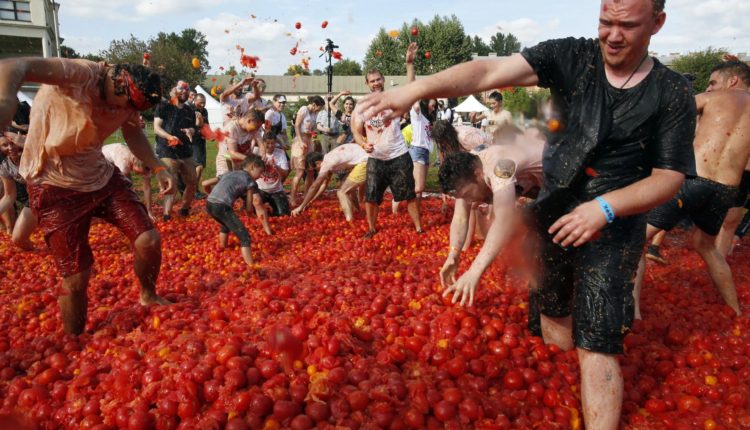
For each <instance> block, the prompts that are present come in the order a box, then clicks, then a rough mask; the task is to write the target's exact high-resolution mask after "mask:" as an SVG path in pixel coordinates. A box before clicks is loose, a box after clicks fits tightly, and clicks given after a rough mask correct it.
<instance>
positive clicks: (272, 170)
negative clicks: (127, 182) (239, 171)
mask: <svg viewBox="0 0 750 430" xmlns="http://www.w3.org/2000/svg"><path fill="white" fill-rule="evenodd" d="M263 161H264V162H265V163H266V170H265V171H263V174H261V175H260V178H258V179H257V181H256V182H257V183H258V189H260V190H261V191H265V192H267V193H278V192H280V191H284V184H283V183H282V182H281V172H279V170H289V161H288V160H287V159H286V155H285V154H284V151H283V150H281V149H279V148H276V149H275V150H274V151H273V154H271V155H266V156H264V158H263Z"/></svg>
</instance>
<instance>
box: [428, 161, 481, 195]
mask: <svg viewBox="0 0 750 430" xmlns="http://www.w3.org/2000/svg"><path fill="white" fill-rule="evenodd" d="M481 165H482V162H481V161H480V160H479V157H477V156H476V155H474V154H472V153H470V152H463V151H461V152H454V153H453V154H450V155H448V156H447V157H445V161H443V164H442V165H441V166H440V172H439V173H438V178H439V180H440V188H442V189H443V192H444V193H449V192H451V191H455V189H456V186H458V185H460V184H462V183H466V182H472V181H473V180H474V169H476V168H477V167H479V166H481Z"/></svg>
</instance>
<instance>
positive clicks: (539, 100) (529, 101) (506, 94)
mask: <svg viewBox="0 0 750 430" xmlns="http://www.w3.org/2000/svg"><path fill="white" fill-rule="evenodd" d="M502 93H503V107H504V108H505V109H507V110H508V111H509V112H512V113H521V114H523V115H524V116H525V117H526V118H535V117H537V116H538V115H539V112H540V109H541V107H542V105H543V104H544V103H545V102H546V101H547V99H548V98H549V96H550V93H549V90H545V89H539V90H535V91H532V90H529V89H527V88H523V87H516V88H509V89H505V90H503V92H502Z"/></svg>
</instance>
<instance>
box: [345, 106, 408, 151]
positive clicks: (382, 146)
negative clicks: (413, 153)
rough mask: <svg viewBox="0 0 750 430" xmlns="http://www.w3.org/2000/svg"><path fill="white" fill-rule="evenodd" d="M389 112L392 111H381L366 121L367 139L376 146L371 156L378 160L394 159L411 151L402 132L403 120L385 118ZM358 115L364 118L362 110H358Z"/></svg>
mask: <svg viewBox="0 0 750 430" xmlns="http://www.w3.org/2000/svg"><path fill="white" fill-rule="evenodd" d="M389 113H391V111H390V110H387V111H385V112H380V113H379V114H378V115H377V116H373V117H372V118H370V119H369V120H367V121H364V124H365V134H366V136H367V141H368V142H369V143H372V144H373V145H374V146H375V148H374V150H373V151H372V152H371V153H370V157H372V158H377V159H378V160H392V159H394V158H396V157H400V156H401V155H403V154H405V153H406V152H407V151H409V148H407V146H406V140H404V135H403V134H401V120H400V119H399V118H393V119H390V120H388V121H384V120H383V118H384V117H385V115H387V114H389ZM357 115H360V118H361V119H363V118H362V116H361V115H362V113H361V112H357ZM363 120H364V119H363Z"/></svg>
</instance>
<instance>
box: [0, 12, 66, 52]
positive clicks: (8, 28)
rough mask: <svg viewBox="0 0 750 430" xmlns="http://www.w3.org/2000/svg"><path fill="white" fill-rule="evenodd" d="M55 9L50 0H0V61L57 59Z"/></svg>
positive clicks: (57, 42)
mask: <svg viewBox="0 0 750 430" xmlns="http://www.w3.org/2000/svg"><path fill="white" fill-rule="evenodd" d="M59 7H60V4H59V3H57V2H55V1H54V0H0V58H8V57H21V56H35V57H37V56H38V57H59V52H60V43H61V40H60V26H59V21H58V18H57V11H58V9H59Z"/></svg>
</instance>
